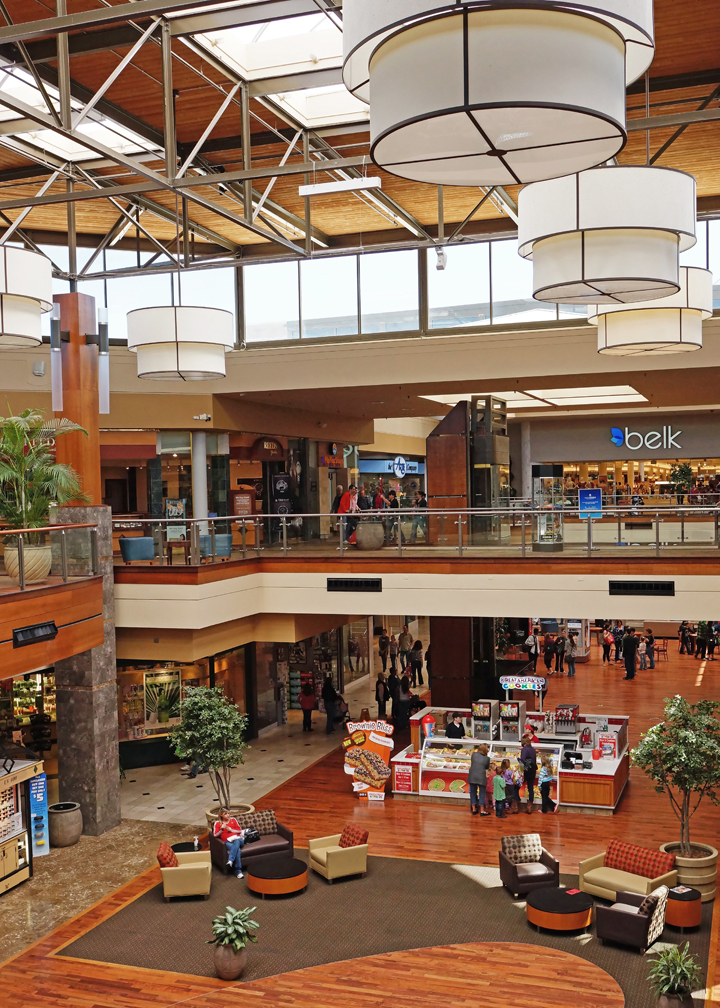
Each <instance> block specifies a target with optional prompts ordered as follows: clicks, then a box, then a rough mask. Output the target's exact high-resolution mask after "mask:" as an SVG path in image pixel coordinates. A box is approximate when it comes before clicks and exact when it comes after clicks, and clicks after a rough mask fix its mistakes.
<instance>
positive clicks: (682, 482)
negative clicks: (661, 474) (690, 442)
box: [670, 462, 695, 496]
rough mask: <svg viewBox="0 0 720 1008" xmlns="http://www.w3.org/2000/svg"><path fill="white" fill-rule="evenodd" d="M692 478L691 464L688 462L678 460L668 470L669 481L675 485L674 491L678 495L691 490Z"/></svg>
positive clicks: (693, 478)
mask: <svg viewBox="0 0 720 1008" xmlns="http://www.w3.org/2000/svg"><path fill="white" fill-rule="evenodd" d="M694 480H695V477H694V476H693V471H692V466H691V465H690V463H689V462H679V463H678V464H677V465H674V466H673V467H672V469H671V470H670V482H671V483H673V484H674V485H675V493H676V494H679V495H680V496H682V495H683V494H686V493H688V491H690V490H692V485H693V482H694Z"/></svg>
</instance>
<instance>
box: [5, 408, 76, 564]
mask: <svg viewBox="0 0 720 1008" xmlns="http://www.w3.org/2000/svg"><path fill="white" fill-rule="evenodd" d="M71 431H82V433H83V434H87V431H85V430H84V429H83V428H82V427H80V426H78V424H76V423H73V422H72V421H71V420H66V419H65V418H63V419H60V420H57V419H55V418H54V417H53V418H49V419H45V417H44V416H43V413H42V411H41V410H33V409H26V410H23V412H22V413H20V414H19V415H18V416H10V417H0V521H2V522H3V523H4V524H5V525H6V526H9V527H10V528H11V529H33V528H42V527H43V526H44V525H47V524H48V510H49V508H50V505H51V504H52V503H53V502H54V503H57V504H66V503H67V502H68V501H78V500H79V501H83V500H86V497H85V495H84V494H83V493H82V490H81V487H80V480H79V477H78V475H77V473H76V472H75V470H74V469H73V468H72V467H71V466H69V465H65V464H64V463H61V462H56V461H55V456H54V453H53V448H54V446H55V440H56V439H57V438H58V437H60V436H61V435H62V434H69V433H70V432H71ZM13 538H14V540H15V541H14V542H11V543H9V544H8V545H6V546H5V570H6V571H7V574H8V576H9V577H10V580H11V581H14V582H15V584H19V583H20V561H19V557H18V546H17V537H13ZM44 538H45V534H44V533H42V532H37V533H31V534H30V535H29V536H28V539H26V540H25V542H24V543H23V546H24V550H23V553H24V567H25V583H26V584H37V582H39V581H43V580H44V579H45V578H46V577H47V576H48V574H49V572H50V567H51V565H52V552H51V547H50V545H49V544H45V542H44Z"/></svg>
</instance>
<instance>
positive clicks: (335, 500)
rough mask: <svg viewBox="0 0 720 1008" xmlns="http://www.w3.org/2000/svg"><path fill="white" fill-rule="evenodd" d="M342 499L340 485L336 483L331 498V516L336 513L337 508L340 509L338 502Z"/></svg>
mask: <svg viewBox="0 0 720 1008" xmlns="http://www.w3.org/2000/svg"><path fill="white" fill-rule="evenodd" d="M342 499H343V488H342V486H341V485H340V483H338V485H337V487H336V489H335V497H334V498H333V502H332V506H331V508H330V510H331V511H332V513H333V514H337V513H338V508H339V507H340V501H341V500H342Z"/></svg>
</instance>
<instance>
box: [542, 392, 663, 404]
mask: <svg viewBox="0 0 720 1008" xmlns="http://www.w3.org/2000/svg"><path fill="white" fill-rule="evenodd" d="M547 401H548V402H549V403H552V404H553V406H600V405H602V404H603V403H642V402H647V399H646V398H645V396H641V395H639V394H636V395H618V396H571V397H570V398H568V399H548V400H547Z"/></svg>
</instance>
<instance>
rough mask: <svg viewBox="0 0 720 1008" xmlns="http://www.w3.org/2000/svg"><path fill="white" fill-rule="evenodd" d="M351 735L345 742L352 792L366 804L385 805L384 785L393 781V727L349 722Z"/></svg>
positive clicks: (382, 723)
mask: <svg viewBox="0 0 720 1008" xmlns="http://www.w3.org/2000/svg"><path fill="white" fill-rule="evenodd" d="M347 730H348V732H349V735H348V737H347V738H345V739H343V743H342V745H343V750H344V752H345V767H344V769H345V773H346V774H348V775H349V776H350V777H352V779H353V791H354V792H355V793H356V794H357V796H358V798H360V799H363V800H366V801H385V785H386V784H387V782H388V781H389V780H390V773H391V771H390V755H391V753H392V751H393V749H394V747H395V743H394V742H393V740H392V738H391V737H390V736H391V735H392V733H393V731H394V728H393V726H392V725H391V724H388V722H387V721H383V720H382V719H379V720H377V721H349V722H348V724H347Z"/></svg>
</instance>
